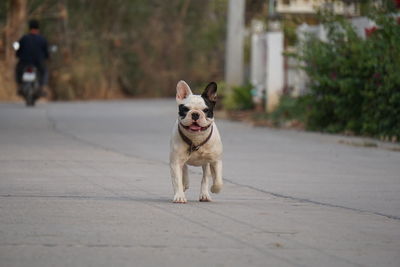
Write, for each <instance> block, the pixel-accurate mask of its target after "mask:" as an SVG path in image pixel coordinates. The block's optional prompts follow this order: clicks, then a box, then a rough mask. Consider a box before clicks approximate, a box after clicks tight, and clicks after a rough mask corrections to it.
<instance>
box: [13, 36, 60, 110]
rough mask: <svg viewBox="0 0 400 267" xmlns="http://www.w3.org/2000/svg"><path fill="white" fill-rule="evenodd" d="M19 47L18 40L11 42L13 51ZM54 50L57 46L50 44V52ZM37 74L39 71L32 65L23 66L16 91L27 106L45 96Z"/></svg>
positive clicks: (31, 105)
mask: <svg viewBox="0 0 400 267" xmlns="http://www.w3.org/2000/svg"><path fill="white" fill-rule="evenodd" d="M19 47H20V45H19V42H14V43H13V48H14V50H15V51H17V50H18V49H19ZM56 51H57V46H55V45H52V46H51V47H50V52H56ZM39 75H40V74H39V71H38V69H37V68H36V67H35V66H34V65H27V66H25V67H24V68H23V71H22V77H21V81H22V84H21V85H20V88H19V90H18V92H19V94H20V95H21V96H22V97H23V98H24V99H25V103H26V105H27V106H28V107H33V106H34V105H35V103H36V101H37V100H38V99H39V98H40V97H41V96H45V92H43V91H42V88H41V86H40V83H39Z"/></svg>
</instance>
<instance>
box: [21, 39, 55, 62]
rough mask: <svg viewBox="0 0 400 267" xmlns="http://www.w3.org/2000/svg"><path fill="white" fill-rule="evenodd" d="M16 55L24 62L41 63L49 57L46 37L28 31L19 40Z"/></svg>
mask: <svg viewBox="0 0 400 267" xmlns="http://www.w3.org/2000/svg"><path fill="white" fill-rule="evenodd" d="M17 57H18V58H19V60H20V62H22V63H26V64H35V65H37V64H42V63H43V62H44V61H45V60H46V59H48V58H49V51H48V45H47V41H46V39H45V38H44V37H43V36H42V35H40V34H33V33H28V34H25V35H24V36H22V38H21V39H20V40H19V49H18V50H17Z"/></svg>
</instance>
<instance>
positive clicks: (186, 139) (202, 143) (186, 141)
mask: <svg viewBox="0 0 400 267" xmlns="http://www.w3.org/2000/svg"><path fill="white" fill-rule="evenodd" d="M178 131H179V135H180V136H181V138H182V140H183V141H185V143H186V144H188V145H189V149H188V152H189V155H190V154H191V153H192V152H194V151H197V150H199V148H200V147H201V146H202V145H204V144H205V143H207V142H208V140H210V138H211V135H212V133H213V127H212V126H211V131H210V134H209V135H208V136H207V138H206V139H205V140H204V141H203V142H201V143H200V144H198V145H197V146H196V145H194V144H193V142H192V140H190V139H189V138H188V137H187V136H186V135H184V134H183V132H182V130H181V127H179V126H178Z"/></svg>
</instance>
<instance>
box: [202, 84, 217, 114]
mask: <svg viewBox="0 0 400 267" xmlns="http://www.w3.org/2000/svg"><path fill="white" fill-rule="evenodd" d="M201 97H202V98H203V99H204V102H205V104H206V105H207V109H205V110H203V112H204V113H205V114H206V116H207V117H208V118H213V117H214V107H215V103H216V99H217V84H216V83H215V82H210V83H209V84H208V85H207V87H206V89H204V92H203V93H202V94H201Z"/></svg>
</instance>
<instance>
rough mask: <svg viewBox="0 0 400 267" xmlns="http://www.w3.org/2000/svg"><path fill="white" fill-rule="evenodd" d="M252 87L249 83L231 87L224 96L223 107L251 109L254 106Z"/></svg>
mask: <svg viewBox="0 0 400 267" xmlns="http://www.w3.org/2000/svg"><path fill="white" fill-rule="evenodd" d="M252 88H253V86H252V85H251V84H246V85H243V86H237V87H232V89H231V91H230V92H229V93H227V94H226V95H225V96H224V99H223V105H224V108H226V109H228V110H249V109H252V108H253V107H254V104H253V99H252V94H251V90H252Z"/></svg>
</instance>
